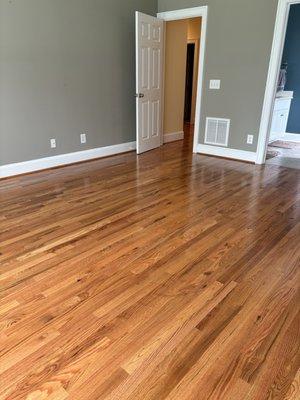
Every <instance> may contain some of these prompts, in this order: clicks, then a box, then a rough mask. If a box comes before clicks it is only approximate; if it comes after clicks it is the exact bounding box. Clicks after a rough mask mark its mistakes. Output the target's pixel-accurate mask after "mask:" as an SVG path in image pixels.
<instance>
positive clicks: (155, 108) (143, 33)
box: [135, 6, 207, 154]
mask: <svg viewBox="0 0 300 400" xmlns="http://www.w3.org/2000/svg"><path fill="white" fill-rule="evenodd" d="M190 19H191V20H193V19H197V20H195V24H196V23H197V24H198V31H197V38H196V39H195V38H192V39H189V36H188V32H189V29H192V27H190V28H188V26H189V24H188V23H189V20H190ZM178 20H180V21H181V27H183V26H184V27H185V28H184V29H181V32H185V35H180V38H178V40H180V43H181V44H183V49H184V50H183V57H182V56H178V53H176V52H177V51H178V45H179V41H176V38H175V40H174V41H173V45H172V46H170V45H168V43H166V42H167V39H166V36H167V37H169V38H170V39H174V35H166V32H165V31H166V29H165V28H166V22H168V21H174V22H175V21H178ZM199 20H200V25H199ZM206 25H207V7H206V6H203V7H194V8H188V9H182V10H176V11H167V12H163V13H159V14H157V18H155V17H153V16H150V15H146V14H143V13H140V12H136V94H135V97H136V149H137V154H141V153H144V152H146V151H149V150H152V149H155V148H157V147H159V146H161V145H163V143H166V142H170V141H174V140H179V139H182V138H183V137H184V133H183V130H184V129H183V125H184V120H185V117H184V115H185V113H184V110H185V99H186V96H185V94H186V70H187V53H188V50H187V49H188V44H189V42H188V40H192V41H194V45H195V47H194V68H193V76H191V77H190V78H191V80H190V83H191V85H190V87H192V89H190V93H191V100H190V107H189V108H190V110H191V112H190V113H187V114H186V115H188V117H187V119H190V121H189V123H190V125H192V126H193V135H192V136H193V140H192V144H193V152H194V153H196V152H197V149H198V141H199V140H198V139H199V131H200V116H201V100H202V87H203V65H204V54H205V42H206ZM199 26H200V28H199ZM199 30H200V33H199ZM175 36H176V35H175ZM195 40H196V41H197V43H195ZM166 44H167V46H166ZM172 49H173V50H172ZM165 50H166V51H165ZM168 51H170V52H171V53H172V52H173V53H174V54H173V56H174V55H175V56H174V59H175V60H176V61H177V60H180V61H181V62H180V63H179V64H178V65H181V71H182V72H183V74H181V78H180V79H179V80H180V85H178V87H177V83H178V82H177V79H178V75H177V74H176V72H177V70H178V65H177V64H176V65H177V66H176V65H175V63H170V64H169V65H170V66H171V67H170V68H169V69H168V68H165V64H166V63H165V59H166V58H167V57H168V54H167V52H168ZM199 60H200V62H199ZM196 62H197V64H196V65H195V63H196ZM190 71H191V69H190ZM182 77H183V79H182ZM166 81H169V83H168V82H166ZM175 86H176V88H177V90H179V92H178V93H176V91H174V90H173V89H174V87H175ZM168 87H169V88H171V89H172V90H173V94H172V95H171V96H169V97H168V89H167V88H168ZM167 99H168V100H167ZM187 99H188V96H187ZM178 105H180V107H178V108H177V106H178ZM166 115H168V116H169V117H170V119H169V122H170V125H168V124H167V123H166V118H168V117H167V116H166ZM164 133H165V135H164Z"/></svg>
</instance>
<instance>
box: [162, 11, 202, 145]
mask: <svg viewBox="0 0 300 400" xmlns="http://www.w3.org/2000/svg"><path fill="white" fill-rule="evenodd" d="M207 16H208V6H202V7H191V8H184V9H182V10H175V11H165V12H161V13H158V14H157V18H160V19H163V20H164V21H175V20H178V19H186V18H195V17H201V18H202V27H201V36H200V51H199V66H198V83H197V99H196V115H195V132H194V142H193V152H194V153H197V146H198V143H199V136H200V122H201V121H200V120H201V112H202V92H203V85H204V64H205V46H206V31H207Z"/></svg>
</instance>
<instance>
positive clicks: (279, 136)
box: [266, 4, 300, 169]
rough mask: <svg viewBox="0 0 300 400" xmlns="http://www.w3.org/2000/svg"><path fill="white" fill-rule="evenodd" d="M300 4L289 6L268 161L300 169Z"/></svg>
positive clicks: (268, 162)
mask: <svg viewBox="0 0 300 400" xmlns="http://www.w3.org/2000/svg"><path fill="white" fill-rule="evenodd" d="M299 71H300V4H294V5H291V7H290V12H289V19H288V24H287V31H286V38H285V43H284V49H283V55H282V59H281V67H280V74H279V80H278V88H277V93H276V98H275V103H274V110H273V116H272V124H271V130H270V136H269V142H268V150H267V157H266V163H267V164H273V165H281V166H284V167H291V168H298V169H300V113H299V108H300V74H299Z"/></svg>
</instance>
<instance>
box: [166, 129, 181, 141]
mask: <svg viewBox="0 0 300 400" xmlns="http://www.w3.org/2000/svg"><path fill="white" fill-rule="evenodd" d="M183 138H184V133H183V131H180V132H172V133H165V134H164V143H170V142H175V141H176V140H182V139H183Z"/></svg>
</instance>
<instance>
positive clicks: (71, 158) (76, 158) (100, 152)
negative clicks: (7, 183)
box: [0, 142, 136, 179]
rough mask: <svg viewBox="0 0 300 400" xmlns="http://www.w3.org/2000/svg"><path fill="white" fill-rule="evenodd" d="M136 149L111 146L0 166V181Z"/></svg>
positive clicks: (121, 145)
mask: <svg viewBox="0 0 300 400" xmlns="http://www.w3.org/2000/svg"><path fill="white" fill-rule="evenodd" d="M135 149H136V142H128V143H121V144H116V145H113V146H106V147H98V148H95V149H89V150H83V151H76V152H75V153H67V154H60V155H57V156H52V157H46V158H39V159H36V160H30V161H24V162H19V163H14V164H7V165H2V166H0V179H1V178H7V177H9V176H15V175H21V174H26V173H29V172H34V171H40V170H43V169H48V168H54V167H59V166H63V165H68V164H73V163H76V162H81V161H88V160H92V159H95V158H101V157H108V156H112V155H115V154H120V153H125V152H127V151H132V150H135Z"/></svg>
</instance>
